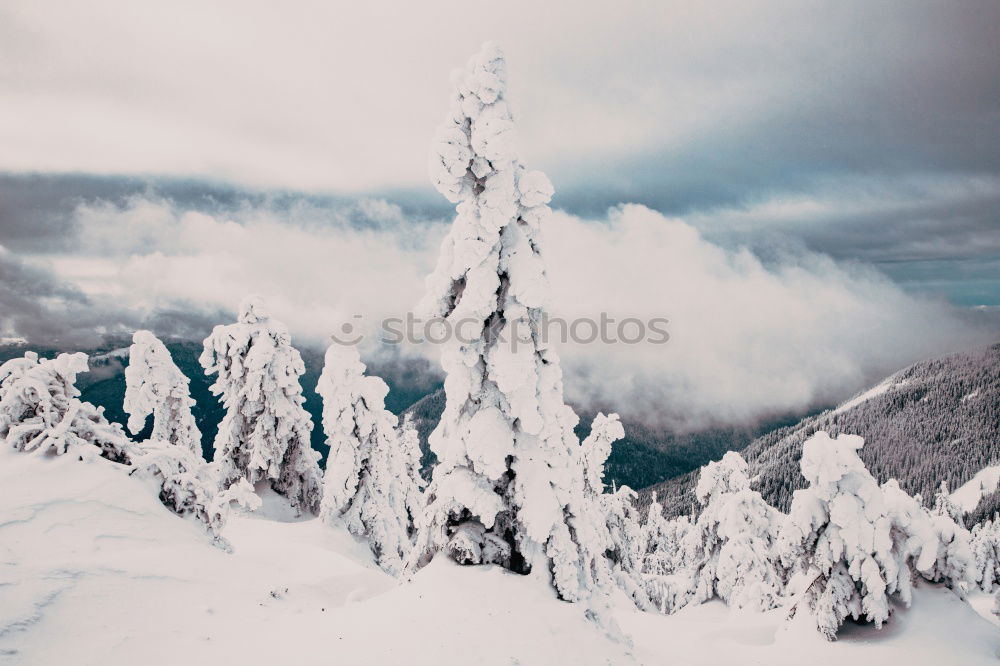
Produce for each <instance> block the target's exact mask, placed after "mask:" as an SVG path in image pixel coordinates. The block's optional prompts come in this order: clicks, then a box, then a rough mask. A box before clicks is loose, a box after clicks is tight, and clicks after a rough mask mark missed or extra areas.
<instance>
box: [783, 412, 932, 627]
mask: <svg viewBox="0 0 1000 666" xmlns="http://www.w3.org/2000/svg"><path fill="white" fill-rule="evenodd" d="M863 445H864V440H863V439H862V438H861V437H858V436H856V435H840V436H839V437H838V438H836V439H832V438H831V437H830V436H829V435H828V434H827V433H826V432H823V431H820V432H817V433H816V434H815V435H813V436H812V437H811V438H810V439H809V440H808V441H806V442H805V444H804V445H803V449H802V459H801V463H800V464H801V469H802V475H803V476H804V477H805V479H806V481H807V482H808V483H809V487H808V488H805V489H801V490H796V491H795V494H794V496H793V499H792V506H791V510H790V512H789V515H788V518H787V520H786V521H785V524H784V528H783V529H782V531H781V535H780V538H779V541H780V543H779V547H780V550H781V557H782V560H783V562H784V564H785V565H786V566H787V567H789V568H791V569H793V570H798V571H801V572H802V573H804V574H805V578H806V581H807V587H806V589H805V591H804V592H803V593H802V596H801V598H800V599H799V600H798V601H797V602H796V603H795V605H794V606H793V607H792V613H791V614H792V615H794V614H796V613H806V612H807V613H811V614H812V616H813V620H814V622H815V625H816V628H817V630H818V631H819V632H820V633H821V634H822V635H823V636H824V637H826V638H827V639H828V640H834V639H835V638H836V635H837V630H838V629H839V628H840V625H841V624H842V623H843V622H844V620H845V619H846V618H848V617H852V618H854V619H860V618H862V617H864V618H865V619H866V620H867V621H869V622H873V623H875V625H876V627H881V626H882V624H883V623H884V622H885V621H886V620H887V619H888V618H889V614H890V609H891V606H890V603H889V597H890V595H893V594H898V595H899V597H900V599H901V600H902V601H903V602H904V603H907V604H908V603H909V599H910V590H911V583H910V580H911V575H912V572H911V568H910V564H911V562H912V561H913V560H914V559H915V558H916V560H917V563H916V566H917V568H919V569H924V570H926V569H930V567H931V566H932V565H933V561H934V557H935V555H936V548H935V546H936V543H935V539H934V536H933V534H931V535H930V536H928V534H927V532H926V530H924V529H923V528H922V527H921V525H922V523H921V522H920V518H919V516H920V514H922V513H923V510H922V508H921V507H919V506H918V505H917V504H916V502H914V501H913V499H912V498H910V497H908V496H906V495H905V493H903V492H902V491H899V492H898V493H897V492H896V490H898V485H895V484H894V483H893V484H891V485H889V487H888V491H889V492H888V493H886V492H883V490H884V489H883V488H880V487H879V485H878V483H877V482H876V481H875V479H874V478H873V477H872V475H871V474H870V473H869V472H868V470H867V469H865V466H864V463H862V462H861V458H859V457H858V453H857V451H858V449H860V448H861V447H862V446H863ZM887 485H888V484H887ZM887 495H888V497H887Z"/></svg>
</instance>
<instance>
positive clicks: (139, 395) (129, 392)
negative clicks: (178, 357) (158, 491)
mask: <svg viewBox="0 0 1000 666" xmlns="http://www.w3.org/2000/svg"><path fill="white" fill-rule="evenodd" d="M128 359H129V360H128V367H126V368H125V413H126V414H128V429H129V430H130V431H132V433H133V434H138V433H139V432H140V431H141V430H142V429H143V428H144V427H145V426H146V417H147V416H149V415H150V414H152V415H153V432H152V434H150V437H149V438H150V439H152V440H156V441H160V442H169V443H170V444H176V445H177V446H181V447H184V448H186V449H189V450H190V451H191V452H192V453H195V454H197V455H198V456H199V457H200V456H201V431H199V430H198V426H197V425H196V424H195V421H194V415H193V414H192V413H191V407H192V406H194V400H192V399H191V393H190V391H189V388H188V385H189V380H188V378H187V377H185V376H184V373H182V372H181V371H180V368H178V367H177V366H176V365H175V364H174V361H173V359H172V358H170V352H169V351H168V350H167V348H166V346H164V344H163V343H162V342H160V340H159V339H158V338H157V337H156V336H155V335H153V334H152V333H151V332H149V331H136V332H135V334H134V335H133V336H132V346H131V347H130V348H129V356H128Z"/></svg>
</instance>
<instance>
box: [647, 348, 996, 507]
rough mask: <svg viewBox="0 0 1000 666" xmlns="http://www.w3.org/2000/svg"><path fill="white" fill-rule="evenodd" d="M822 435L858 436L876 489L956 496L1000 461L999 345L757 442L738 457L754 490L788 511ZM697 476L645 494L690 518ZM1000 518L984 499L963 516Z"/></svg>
mask: <svg viewBox="0 0 1000 666" xmlns="http://www.w3.org/2000/svg"><path fill="white" fill-rule="evenodd" d="M818 430H826V431H828V432H830V433H831V434H839V433H850V434H856V435H861V436H862V437H863V438H864V439H865V446H864V448H863V449H861V458H862V459H863V460H864V462H865V465H866V466H867V467H868V469H869V470H870V471H871V472H872V474H874V475H875V476H876V478H878V479H879V480H880V481H885V480H886V479H889V478H895V479H897V480H898V481H899V483H900V485H901V486H902V488H903V489H904V490H906V491H907V492H908V493H910V494H916V493H921V494H922V495H923V496H924V498H930V497H933V495H934V493H935V492H936V491H937V489H938V486H939V484H940V483H941V481H946V482H947V483H948V485H949V487H950V488H952V489H955V488H957V487H958V486H960V485H962V484H963V483H965V482H967V481H968V480H969V479H971V478H972V477H973V476H974V475H975V474H976V473H977V472H979V471H980V470H981V469H983V468H984V467H986V466H987V465H990V464H991V463H992V464H996V463H997V462H998V461H1000V344H997V345H993V346H990V347H985V348H979V349H976V350H973V351H969V352H963V353H959V354H953V355H951V356H946V357H943V358H938V359H933V360H930V361H924V362H921V363H917V364H915V365H912V366H910V367H908V368H906V369H904V370H901V371H900V372H897V373H896V374H894V375H892V376H890V377H888V378H887V379H885V380H884V381H882V382H881V383H879V384H878V385H876V386H875V387H873V388H871V389H869V390H868V391H865V392H863V393H861V394H859V395H857V396H855V397H854V398H852V399H851V400H848V401H847V402H845V403H844V404H843V405H841V406H839V407H837V408H836V409H833V410H828V411H825V412H823V413H821V414H818V415H815V416H812V417H808V418H806V419H803V420H802V421H801V422H799V423H798V424H796V425H794V426H790V427H785V428H780V429H778V430H775V431H773V432H770V433H768V434H766V435H763V436H762V437H760V438H758V439H757V440H755V441H754V442H753V443H752V444H750V445H749V446H748V447H747V448H746V449H745V450H744V451H743V457H744V458H745V459H746V461H747V463H748V464H749V466H750V470H751V473H752V475H753V477H754V485H755V487H756V488H757V489H759V490H760V492H761V493H762V494H763V496H764V499H765V500H767V502H768V503H770V504H771V505H772V506H775V507H778V508H780V509H781V510H782V511H787V510H788V506H789V503H790V502H791V499H792V492H793V491H794V490H796V489H798V488H802V487H803V486H804V485H805V484H804V481H803V479H802V477H801V474H800V473H799V459H800V457H801V455H802V443H803V442H804V441H805V440H806V439H807V438H808V437H809V436H810V435H812V434H813V433H815V432H816V431H818ZM696 480H697V471H695V472H692V473H690V474H687V475H685V476H682V477H679V478H676V479H671V480H668V481H666V482H664V483H660V484H657V485H655V486H652V487H649V488H646V489H644V490H643V491H642V492H640V499H639V501H640V503H641V504H643V505H648V503H649V501H650V499H651V496H652V493H653V492H656V493H657V498H658V500H659V501H660V502H661V503H662V504H663V505H664V511H665V513H666V514H667V515H670V516H674V515H679V514H682V513H686V512H688V511H689V510H690V508H691V506H692V504H693V501H694V496H693V487H694V483H695V482H696ZM997 508H1000V496H998V495H997V494H995V493H994V494H993V495H990V496H987V497H985V498H984V499H983V500H982V501H981V502H980V505H979V507H977V508H976V510H975V511H973V512H971V513H970V514H969V519H970V520H981V519H982V518H985V517H986V516H989V515H992V513H993V511H995V510H996V509H997Z"/></svg>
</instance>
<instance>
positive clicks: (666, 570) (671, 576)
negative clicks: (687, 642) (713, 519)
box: [638, 492, 692, 613]
mask: <svg viewBox="0 0 1000 666" xmlns="http://www.w3.org/2000/svg"><path fill="white" fill-rule="evenodd" d="M691 529H692V526H691V520H690V518H688V517H687V516H679V517H677V518H674V519H668V518H667V517H666V516H665V515H664V513H663V507H662V506H661V505H660V503H659V501H658V500H657V497H656V493H655V492H654V493H653V497H652V501H651V502H650V504H649V508H648V510H647V513H646V522H645V524H644V525H643V527H642V530H643V535H642V547H643V554H642V566H641V568H640V571H639V573H640V575H639V577H638V579H639V581H640V583H641V584H642V586H643V589H644V592H645V594H646V597H647V598H648V599H649V600H650V603H651V605H652V606H653V607H654V608H655V609H656V610H657V611H659V612H660V613H673V612H674V611H675V610H677V609H678V608H680V606H681V605H682V604H683V601H684V600H685V598H686V595H687V590H688V585H687V584H686V581H685V580H684V579H683V578H679V577H678V576H677V575H676V574H677V573H678V572H679V571H682V570H683V569H684V565H685V562H684V550H683V548H682V547H681V544H682V543H683V541H684V539H685V537H686V536H687V534H688V532H690V530H691Z"/></svg>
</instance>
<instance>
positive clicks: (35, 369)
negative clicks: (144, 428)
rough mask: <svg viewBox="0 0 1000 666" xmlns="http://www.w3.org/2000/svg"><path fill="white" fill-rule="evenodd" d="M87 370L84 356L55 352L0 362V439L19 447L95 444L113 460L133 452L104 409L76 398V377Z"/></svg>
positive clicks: (49, 449) (60, 448) (48, 449)
mask: <svg viewBox="0 0 1000 666" xmlns="http://www.w3.org/2000/svg"><path fill="white" fill-rule="evenodd" d="M86 371H87V355H86V354H84V353H82V352H78V353H75V354H59V355H58V356H57V357H56V358H54V359H39V358H38V355H37V354H35V353H34V352H27V353H26V354H25V355H24V357H23V358H17V359H12V360H10V361H7V362H6V363H4V364H3V365H2V366H0V438H3V439H5V440H6V442H7V444H8V445H10V446H12V447H14V448H15V449H18V450H19V451H37V452H39V453H55V454H57V455H59V454H63V453H66V452H67V451H69V450H70V448H71V447H72V446H74V445H77V444H89V445H93V446H96V447H97V448H98V449H99V450H100V454H101V455H102V456H103V457H105V458H107V459H109V460H112V461H114V462H120V463H128V462H129V460H130V458H131V455H132V454H133V453H134V444H133V443H132V442H131V441H129V439H128V438H127V437H126V436H125V433H124V432H123V431H122V429H121V426H119V425H118V424H117V423H109V422H108V420H107V419H106V418H105V417H104V409H103V408H102V407H95V406H94V405H92V404H90V403H89V402H83V401H81V400H80V399H79V397H80V391H79V389H77V388H76V376H77V375H78V374H79V373H81V372H86Z"/></svg>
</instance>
